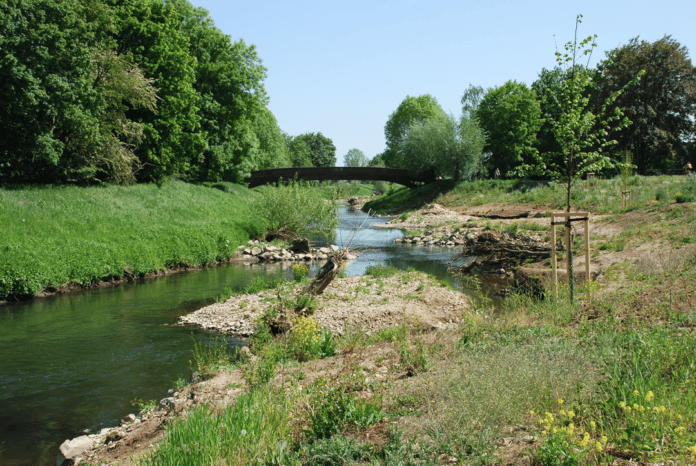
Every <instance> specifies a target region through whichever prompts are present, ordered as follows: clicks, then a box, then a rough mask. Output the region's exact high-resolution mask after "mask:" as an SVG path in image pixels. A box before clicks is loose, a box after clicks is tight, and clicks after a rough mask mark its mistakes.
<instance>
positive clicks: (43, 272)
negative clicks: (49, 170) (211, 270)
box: [0, 182, 262, 297]
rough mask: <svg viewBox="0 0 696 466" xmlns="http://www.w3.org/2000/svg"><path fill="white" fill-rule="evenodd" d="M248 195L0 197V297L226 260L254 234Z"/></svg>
mask: <svg viewBox="0 0 696 466" xmlns="http://www.w3.org/2000/svg"><path fill="white" fill-rule="evenodd" d="M251 196H252V194H251V193H250V191H249V190H248V189H246V188H243V187H241V186H236V185H231V184H225V183H218V184H216V185H214V187H205V186H196V185H191V184H186V183H182V182H170V183H165V184H164V185H163V186H162V187H157V186H156V185H148V184H142V185H136V186H102V187H88V188H81V187H74V186H60V187H59V186H45V187H21V188H15V189H7V188H5V189H1V190H0V223H1V224H2V226H3V235H2V237H1V238H0V251H1V252H2V253H1V254H0V297H26V296H31V295H33V294H35V293H37V292H39V291H41V290H43V289H45V288H50V287H54V288H58V287H60V286H63V285H68V284H77V285H82V286H86V285H90V284H92V283H94V282H96V281H98V280H100V279H108V278H122V277H126V276H128V277H137V276H140V275H143V274H147V273H150V272H156V271H161V270H164V269H167V268H172V267H181V266H205V265H207V264H210V263H213V262H215V261H219V260H224V259H227V258H229V257H231V256H232V255H233V254H234V252H235V250H236V248H237V246H238V245H240V244H243V243H245V242H246V241H247V240H248V239H249V238H250V237H253V236H255V235H257V234H259V233H260V231H261V227H262V225H261V224H260V221H259V220H258V219H257V218H256V217H255V216H254V215H251V214H250V212H249V211H248V208H247V201H248V199H249V198H250V197H251Z"/></svg>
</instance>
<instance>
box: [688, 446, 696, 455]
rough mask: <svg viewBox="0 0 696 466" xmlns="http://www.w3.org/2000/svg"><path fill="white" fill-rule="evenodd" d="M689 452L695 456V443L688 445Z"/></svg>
mask: <svg viewBox="0 0 696 466" xmlns="http://www.w3.org/2000/svg"><path fill="white" fill-rule="evenodd" d="M689 453H691V454H692V455H694V456H696V445H694V446H693V447H689Z"/></svg>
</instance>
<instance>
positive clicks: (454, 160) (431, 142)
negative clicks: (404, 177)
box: [393, 115, 486, 180]
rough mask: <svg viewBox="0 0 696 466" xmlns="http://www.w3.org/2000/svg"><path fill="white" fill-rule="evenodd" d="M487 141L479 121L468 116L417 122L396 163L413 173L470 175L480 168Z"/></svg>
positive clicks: (402, 145)
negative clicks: (482, 152) (456, 118)
mask: <svg viewBox="0 0 696 466" xmlns="http://www.w3.org/2000/svg"><path fill="white" fill-rule="evenodd" d="M485 140H486V138H485V135H484V134H483V131H482V130H481V128H480V127H479V125H478V123H477V122H476V120H475V119H471V118H468V117H466V116H462V117H461V118H460V119H459V121H457V120H455V118H454V116H452V115H449V117H444V118H430V119H428V120H425V121H414V122H413V123H411V125H410V126H409V128H408V130H407V132H406V133H405V134H404V137H403V140H402V142H401V146H400V150H399V156H398V157H396V159H395V161H394V162H393V163H394V165H395V166H396V167H398V168H405V169H407V170H409V171H410V172H411V173H413V174H423V173H427V174H433V175H437V176H440V177H443V176H446V177H451V178H454V179H455V180H459V179H461V178H470V177H471V176H472V175H473V174H474V173H475V172H476V170H477V169H478V168H479V165H480V159H481V151H482V149H483V145H484V144H485Z"/></svg>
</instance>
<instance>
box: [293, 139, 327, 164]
mask: <svg viewBox="0 0 696 466" xmlns="http://www.w3.org/2000/svg"><path fill="white" fill-rule="evenodd" d="M295 140H299V141H303V142H304V143H305V144H307V147H308V148H309V154H310V157H311V159H312V165H313V166H315V167H335V166H336V146H334V143H333V141H332V140H331V139H329V138H327V137H326V136H324V135H323V134H321V133H305V134H300V135H299V136H296V137H295Z"/></svg>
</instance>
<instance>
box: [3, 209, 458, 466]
mask: <svg viewBox="0 0 696 466" xmlns="http://www.w3.org/2000/svg"><path fill="white" fill-rule="evenodd" d="M388 220H389V219H388V218H375V217H367V216H366V215H365V214H364V213H362V212H359V211H357V212H353V211H350V210H348V209H346V208H341V209H340V226H339V228H338V229H337V231H336V239H335V241H334V243H335V244H337V245H339V246H347V247H350V248H351V249H354V250H356V251H358V252H360V257H359V258H358V259H357V260H356V261H354V262H352V263H351V264H349V266H348V268H347V270H346V273H347V274H348V275H349V276H352V275H362V274H364V273H365V270H366V269H367V267H368V266H370V265H375V264H378V263H381V264H384V265H393V266H396V267H398V268H401V269H406V268H408V267H414V268H416V269H417V270H421V271H424V272H428V273H431V274H433V275H435V276H437V277H438V278H442V279H446V280H449V281H450V282H452V283H453V284H455V285H457V283H456V279H454V278H453V277H451V276H449V274H448V273H447V263H448V261H449V260H450V258H451V256H452V254H453V252H454V251H453V250H452V249H447V248H438V247H433V246H429V247H426V246H421V247H411V246H404V245H395V244H394V243H393V240H394V239H396V238H400V237H402V236H403V233H402V232H401V231H400V230H395V229H383V228H379V227H378V225H379V224H384V223H386V222H387V221H388ZM314 268H316V266H315V267H314ZM282 273H289V271H288V265H287V264H286V265H285V267H284V268H283V267H281V266H280V265H278V264H276V265H273V266H264V265H253V266H224V267H217V268H213V269H208V270H201V271H195V272H190V273H183V274H177V275H171V276H167V277H163V278H159V279H156V280H151V281H146V282H143V283H136V284H127V285H122V286H119V287H116V288H111V289H103V290H95V291H87V292H82V293H78V294H73V295H61V296H55V297H51V298H46V299H37V300H33V301H30V302H25V303H20V304H9V305H6V306H2V307H0V355H2V357H1V358H0V464H2V465H4V466H19V465H49V464H51V465H53V464H55V461H56V456H57V454H58V446H59V445H60V444H61V443H62V442H63V441H64V440H66V439H70V438H74V437H76V436H79V435H82V434H83V432H84V431H85V430H89V431H90V432H94V431H98V430H99V429H100V428H102V427H111V426H114V425H117V424H118V421H119V419H121V418H122V417H124V416H125V415H126V414H128V413H131V412H136V411H137V409H136V408H134V407H133V405H132V401H133V400H152V399H155V400H159V399H161V398H163V397H164V396H165V395H166V392H167V390H168V389H169V388H171V387H173V386H174V382H175V381H176V380H178V379H186V378H188V377H189V376H190V374H191V367H190V360H191V359H192V352H191V350H192V348H193V344H194V341H210V340H212V339H213V338H214V336H213V335H209V334H207V333H205V332H203V331H200V330H197V329H195V328H191V327H173V326H170V324H174V323H176V322H177V319H178V318H179V317H180V316H182V315H185V314H188V313H189V312H191V311H193V310H196V309H198V308H200V307H202V306H205V305H207V304H210V303H212V302H213V301H214V297H215V296H216V295H218V294H220V293H221V292H222V291H223V289H224V288H225V287H227V288H230V289H232V290H241V289H243V288H244V287H245V286H246V285H247V284H248V283H249V282H250V281H251V280H252V279H253V278H254V277H256V276H258V275H261V274H282ZM228 344H229V345H240V344H244V342H243V341H240V340H235V339H232V338H230V339H228Z"/></svg>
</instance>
